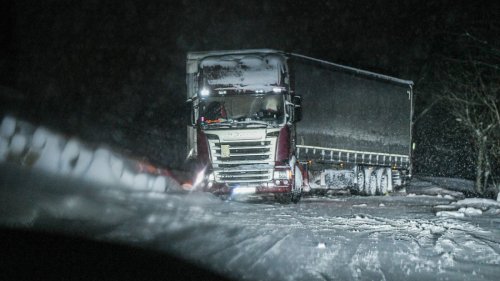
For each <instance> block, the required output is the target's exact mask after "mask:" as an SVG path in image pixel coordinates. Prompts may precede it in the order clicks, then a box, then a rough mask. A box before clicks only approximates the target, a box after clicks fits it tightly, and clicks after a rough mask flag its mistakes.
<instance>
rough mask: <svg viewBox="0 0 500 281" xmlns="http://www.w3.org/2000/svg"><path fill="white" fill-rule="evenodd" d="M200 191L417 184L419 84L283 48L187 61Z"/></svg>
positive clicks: (295, 191) (378, 190) (286, 199)
mask: <svg viewBox="0 0 500 281" xmlns="http://www.w3.org/2000/svg"><path fill="white" fill-rule="evenodd" d="M186 85H187V104H188V107H189V112H190V118H189V119H190V122H189V124H188V126H187V128H188V129H187V139H188V151H189V156H188V157H189V158H190V159H193V160H194V161H195V162H196V163H197V165H195V167H196V170H197V176H196V179H195V180H194V184H193V186H194V188H197V189H203V190H205V191H209V192H212V193H214V194H216V195H219V196H221V197H234V196H241V195H244V196H253V195H255V196H271V197H272V198H274V199H276V200H277V201H279V202H281V203H290V202H294V203H297V202H298V201H299V200H300V199H301V197H302V196H303V194H306V193H311V192H319V193H324V192H327V191H329V190H336V189H342V190H349V191H351V192H354V193H358V194H365V195H376V194H386V193H389V192H392V191H393V190H395V189H396V188H398V187H402V186H404V185H405V184H406V183H407V182H408V180H409V179H410V178H411V169H412V166H411V154H412V139H411V137H412V116H413V92H412V88H413V83H412V82H411V81H408V80H402V79H398V78H394V77H390V76H386V75H382V74H377V73H373V72H369V71H364V70H360V69H356V68H352V67H348V66H343V65H339V64H335V63H331V62H327V61H323V60H319V59H314V58H311V57H307V56H304V55H300V54H295V53H289V52H283V51H279V50H273V49H249V50H229V51H226V50H224V51H205V52H189V53H188V54H187V77H186Z"/></svg>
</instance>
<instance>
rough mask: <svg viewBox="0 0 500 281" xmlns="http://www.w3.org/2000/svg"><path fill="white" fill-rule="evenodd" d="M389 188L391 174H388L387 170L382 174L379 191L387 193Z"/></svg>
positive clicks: (383, 193)
mask: <svg viewBox="0 0 500 281" xmlns="http://www.w3.org/2000/svg"><path fill="white" fill-rule="evenodd" d="M388 189H389V175H387V173H386V171H384V172H382V173H381V176H380V185H379V186H378V188H377V193H378V194H380V195H385V194H387V192H388Z"/></svg>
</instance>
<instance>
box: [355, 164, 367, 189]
mask: <svg viewBox="0 0 500 281" xmlns="http://www.w3.org/2000/svg"><path fill="white" fill-rule="evenodd" d="M356 181H357V183H356V188H357V190H358V192H360V193H362V192H364V189H365V171H363V169H362V168H361V167H358V171H357V172H356Z"/></svg>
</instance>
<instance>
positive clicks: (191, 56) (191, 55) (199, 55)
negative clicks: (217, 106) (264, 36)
mask: <svg viewBox="0 0 500 281" xmlns="http://www.w3.org/2000/svg"><path fill="white" fill-rule="evenodd" d="M250 54H260V55H262V54H277V55H282V56H284V57H296V58H301V59H304V60H306V61H312V62H316V63H321V64H325V65H328V66H331V67H334V68H337V69H339V70H343V71H347V72H351V73H354V74H359V75H364V76H367V77H371V78H375V79H380V80H385V81H388V82H394V83H398V84H404V85H407V86H410V87H412V86H413V81H411V80H404V79H400V78H396V77H392V76H388V75H384V74H380V73H375V72H371V71H367V70H362V69H358V68H354V67H350V66H345V65H341V64H336V63H333V62H329V61H325V60H321V59H316V58H312V57H309V56H305V55H301V54H297V53H287V52H283V51H279V50H274V49H244V50H217V51H201V52H188V54H187V59H188V60H198V61H199V60H201V59H203V58H207V57H210V56H224V55H235V56H239V55H250ZM221 63H222V62H221V61H220V60H219V61H218V64H219V65H221ZM228 63H229V62H228ZM208 64H209V62H208V61H206V62H205V64H204V66H208Z"/></svg>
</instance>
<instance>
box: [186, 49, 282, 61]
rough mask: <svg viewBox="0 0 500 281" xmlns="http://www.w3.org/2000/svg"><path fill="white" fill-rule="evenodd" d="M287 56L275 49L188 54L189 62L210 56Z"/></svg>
mask: <svg viewBox="0 0 500 281" xmlns="http://www.w3.org/2000/svg"><path fill="white" fill-rule="evenodd" d="M272 53H273V54H283V55H284V54H285V53H284V52H282V51H278V50H273V49H245V50H217V51H201V52H188V54H187V58H188V60H199V59H203V58H205V57H210V56H222V55H245V54H272Z"/></svg>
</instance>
